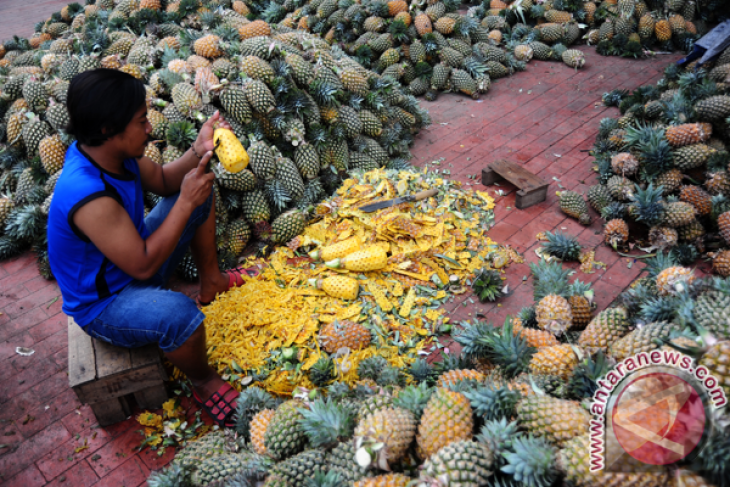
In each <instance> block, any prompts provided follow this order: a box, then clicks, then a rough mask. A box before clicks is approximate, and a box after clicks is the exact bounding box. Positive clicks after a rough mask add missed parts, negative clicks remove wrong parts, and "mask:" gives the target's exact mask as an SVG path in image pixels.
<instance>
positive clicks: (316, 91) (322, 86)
mask: <svg viewBox="0 0 730 487" xmlns="http://www.w3.org/2000/svg"><path fill="white" fill-rule="evenodd" d="M309 92H310V94H311V95H312V97H313V98H314V99H315V100H316V102H317V104H318V105H322V106H326V107H331V106H335V105H336V104H337V98H338V96H340V95H341V93H342V92H341V91H340V90H338V89H337V87H336V86H334V85H332V84H331V83H329V82H327V80H325V79H315V80H314V81H312V82H311V83H310V85H309Z"/></svg>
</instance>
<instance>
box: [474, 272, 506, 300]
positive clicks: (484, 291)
mask: <svg viewBox="0 0 730 487" xmlns="http://www.w3.org/2000/svg"><path fill="white" fill-rule="evenodd" d="M471 287H472V289H474V293H475V294H476V295H477V297H478V298H479V300H480V301H481V302H482V303H484V302H487V301H496V300H497V299H498V298H500V297H501V296H502V288H503V283H502V276H501V274H500V273H499V271H496V270H493V269H480V270H478V271H477V272H476V275H475V277H474V281H473V282H472V284H471Z"/></svg>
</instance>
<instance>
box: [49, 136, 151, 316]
mask: <svg viewBox="0 0 730 487" xmlns="http://www.w3.org/2000/svg"><path fill="white" fill-rule="evenodd" d="M102 197H111V198H114V199H115V200H116V201H117V202H119V204H120V205H122V206H123V207H124V209H125V210H127V213H129V217H130V218H131V219H132V222H133V223H134V226H135V227H136V228H137V231H138V232H139V235H140V237H141V238H142V239H146V238H147V237H148V236H149V233H148V232H147V227H146V226H145V223H144V200H143V193H142V181H141V178H140V174H139V166H138V165H137V161H136V160H135V159H127V160H125V161H124V174H114V173H111V172H109V171H107V170H106V169H104V168H102V167H101V166H99V165H98V164H97V163H96V162H94V160H93V159H92V158H91V157H89V156H88V155H87V154H85V153H84V152H83V150H82V149H81V148H80V147H79V146H78V143H77V142H74V143H73V144H72V145H71V147H69V149H68V151H67V152H66V160H65V162H64V165H63V172H62V173H61V176H60V177H59V178H58V182H57V183H56V191H55V194H54V196H53V201H52V202H51V209H50V211H49V213H48V259H49V261H50V264H51V269H53V275H54V276H55V277H56V280H57V282H58V286H59V287H60V288H61V294H62V296H63V311H64V313H66V314H67V315H69V316H72V317H73V318H74V320H75V321H76V323H78V324H79V325H81V326H86V325H87V324H89V323H90V322H91V321H92V320H93V319H94V318H96V317H97V316H98V315H99V314H100V313H101V312H102V311H103V310H104V308H106V307H107V306H108V305H109V303H111V302H112V301H113V300H114V299H115V298H116V294H117V293H118V292H119V291H121V290H122V289H124V287H126V286H127V285H128V284H129V283H130V282H132V281H133V280H134V279H133V278H132V277H131V276H130V275H128V274H126V273H125V272H124V271H122V270H121V269H120V268H119V267H117V266H116V265H115V264H113V263H112V262H110V261H109V259H107V258H106V257H105V256H104V254H102V253H101V252H100V251H99V249H97V248H96V246H95V245H94V244H93V243H92V242H91V240H89V238H88V237H87V236H86V235H84V233H83V232H82V231H81V230H80V229H79V228H78V227H77V226H76V225H75V224H74V222H73V217H74V213H76V211H77V210H78V209H79V208H81V207H82V206H83V205H85V204H86V203H88V202H90V201H92V200H94V199H96V198H102Z"/></svg>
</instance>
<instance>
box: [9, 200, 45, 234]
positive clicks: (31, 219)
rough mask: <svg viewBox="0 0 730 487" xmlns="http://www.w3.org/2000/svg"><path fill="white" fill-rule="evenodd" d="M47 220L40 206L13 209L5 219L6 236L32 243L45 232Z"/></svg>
mask: <svg viewBox="0 0 730 487" xmlns="http://www.w3.org/2000/svg"><path fill="white" fill-rule="evenodd" d="M47 219H48V217H47V216H46V215H45V214H43V210H42V209H41V207H40V206H39V205H25V206H21V207H19V208H13V209H12V210H11V211H10V214H9V215H8V216H7V218H6V219H5V235H6V236H7V237H8V238H10V239H13V240H16V241H21V242H31V241H33V240H36V239H37V238H38V237H40V236H41V234H42V233H43V232H44V229H45V228H46V221H47Z"/></svg>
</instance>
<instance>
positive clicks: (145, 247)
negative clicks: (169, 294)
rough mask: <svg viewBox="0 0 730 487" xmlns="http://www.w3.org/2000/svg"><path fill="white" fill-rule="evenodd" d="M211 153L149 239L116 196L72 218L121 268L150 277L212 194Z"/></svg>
mask: <svg viewBox="0 0 730 487" xmlns="http://www.w3.org/2000/svg"><path fill="white" fill-rule="evenodd" d="M211 156H212V153H210V152H208V153H206V154H205V155H204V156H203V158H202V159H201V161H200V163H199V164H198V167H197V168H195V169H193V170H192V171H190V172H188V173H187V174H186V175H185V178H184V180H183V182H182V185H181V186H182V187H181V191H180V193H181V194H180V197H179V198H178V200H177V202H176V203H175V205H174V206H173V207H172V210H170V213H169V214H168V215H167V218H165V220H164V221H163V222H162V225H160V227H159V228H158V229H157V230H155V232H154V233H153V234H152V235H150V236H149V237H148V238H147V240H142V238H141V237H140V236H139V233H138V232H137V228H136V227H135V226H134V223H133V222H132V219H131V218H130V217H129V214H128V213H127V211H126V210H125V209H124V208H123V207H122V206H121V205H120V204H119V203H118V202H117V201H116V200H114V199H113V198H109V197H102V198H98V199H96V200H92V201H90V202H89V203H87V204H85V205H84V206H82V207H81V208H79V209H78V210H77V211H76V213H75V214H74V215H73V221H74V223H75V224H76V226H77V227H78V228H79V230H81V231H82V232H83V233H84V234H85V235H86V236H87V237H88V238H89V240H91V241H92V242H93V244H94V245H96V247H97V248H98V249H99V251H100V252H101V253H102V254H104V255H105V256H106V257H107V258H108V259H109V260H110V261H112V262H113V263H114V264H115V265H117V266H118V267H119V268H120V269H122V270H123V271H124V272H126V273H127V274H129V275H130V276H132V277H133V278H135V279H139V280H145V279H148V278H150V277H152V276H153V275H154V274H155V273H156V272H157V271H158V270H159V269H160V267H161V266H162V264H164V263H165V261H166V260H167V258H168V257H170V255H171V254H172V251H173V250H175V246H176V245H177V243H178V241H179V240H180V236H181V235H182V233H183V230H184V229H185V225H186V223H187V221H188V220H189V219H190V215H191V213H192V212H193V210H194V209H195V208H197V207H198V206H200V205H201V204H203V203H204V202H205V200H206V199H207V198H208V196H209V195H210V192H211V190H212V188H213V177H214V176H213V174H211V173H206V172H205V166H206V165H207V164H208V161H209V160H210V158H211Z"/></svg>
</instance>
